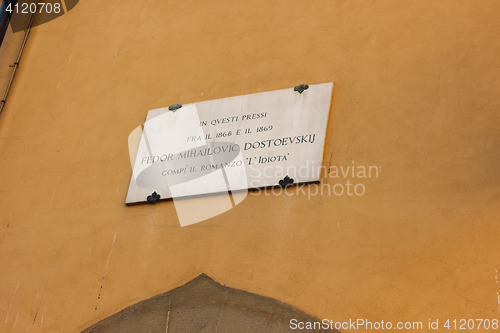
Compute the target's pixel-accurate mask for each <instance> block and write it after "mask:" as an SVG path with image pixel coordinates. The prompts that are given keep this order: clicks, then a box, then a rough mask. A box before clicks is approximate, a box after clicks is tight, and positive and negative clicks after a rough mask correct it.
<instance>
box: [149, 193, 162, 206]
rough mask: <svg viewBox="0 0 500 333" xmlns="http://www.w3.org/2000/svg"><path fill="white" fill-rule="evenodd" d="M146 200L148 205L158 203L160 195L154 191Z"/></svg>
mask: <svg viewBox="0 0 500 333" xmlns="http://www.w3.org/2000/svg"><path fill="white" fill-rule="evenodd" d="M147 200H148V202H149V203H152V204H155V203H157V202H158V201H160V195H159V194H158V193H156V191H154V192H153V193H152V194H151V195H148V198H147Z"/></svg>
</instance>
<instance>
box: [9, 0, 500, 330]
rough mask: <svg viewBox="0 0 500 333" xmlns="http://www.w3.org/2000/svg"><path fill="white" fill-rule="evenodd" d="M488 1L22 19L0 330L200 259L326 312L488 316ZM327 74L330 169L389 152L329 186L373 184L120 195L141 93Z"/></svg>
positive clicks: (495, 288)
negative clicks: (189, 221) (180, 203)
mask: <svg viewBox="0 0 500 333" xmlns="http://www.w3.org/2000/svg"><path fill="white" fill-rule="evenodd" d="M499 18H500V2H499V1H496V0H483V1H473V0H463V1H459V0H453V1H447V0H440V1H436V0H432V1H431V0H421V1H401V0H378V1H361V0H335V1H325V0H322V1H319V0H309V1H263V0H256V1H199V0H196V1H194V0H193V1H99V0H83V1H80V3H79V4H78V5H77V6H76V7H75V8H74V9H73V10H72V11H70V12H69V13H67V14H65V15H63V16H62V17H60V18H58V19H56V20H53V21H51V22H48V23H45V24H43V25H40V26H38V27H35V28H33V30H32V32H31V35H30V37H29V39H28V42H27V45H26V49H25V52H24V54H23V58H22V60H21V64H20V68H19V71H18V73H17V76H16V78H15V81H14V85H13V87H12V90H11V94H10V96H9V99H8V100H7V106H6V108H5V110H4V112H3V113H2V115H1V116H0V316H1V319H0V332H26V331H29V332H30V333H32V332H79V331H81V330H83V329H84V328H86V327H88V326H89V325H92V324H93V323H95V322H97V321H99V320H101V319H104V318H106V317H108V316H110V315H112V314H114V313H116V312H118V311H120V310H121V309H123V308H125V307H127V306H129V305H132V304H134V303H137V302H139V301H141V300H144V299H146V298H149V297H151V296H154V295H156V294H159V293H162V292H165V291H168V290H170V289H172V288H175V287H178V286H180V285H182V284H184V283H186V282H188V281H190V280H191V279H193V278H194V277H196V276H197V275H199V274H201V273H203V272H205V273H206V274H207V275H209V276H210V277H212V278H213V279H215V280H216V281H218V282H220V283H223V284H225V285H227V286H229V287H232V288H238V289H243V290H247V291H251V292H252V293H256V294H260V295H265V296H269V297H272V298H275V299H277V300H280V301H284V302H285V303H289V304H291V305H294V306H296V307H298V308H300V309H302V310H304V311H306V312H308V313H310V314H313V315H315V316H317V317H319V318H328V319H331V320H334V321H346V320H347V321H348V320H349V319H351V320H356V319H358V318H365V319H368V320H371V321H380V320H384V321H392V322H394V323H395V322H398V321H422V322H423V323H424V325H427V323H428V320H429V319H432V320H435V319H439V320H440V321H444V320H446V319H452V320H453V319H460V318H465V319H470V318H472V319H476V318H483V319H490V320H492V319H495V318H496V319H499V317H500V316H499V306H500V301H499V299H500V296H498V295H499V292H500V286H499V284H498V282H497V278H498V277H497V269H500V267H499V264H500V258H499V253H500V252H499V250H500V224H499V213H500V134H499V125H500V119H499V114H500V61H499V59H500V38H499V36H500V20H499ZM20 34H22V32H20ZM14 53H15V52H14ZM323 82H334V83H335V90H334V97H333V99H332V105H331V110H330V120H329V124H328V129H327V142H326V146H325V163H326V166H327V167H330V166H337V167H340V166H343V167H347V166H351V165H355V166H377V167H380V173H379V175H378V178H377V177H373V176H372V178H371V179H359V178H352V177H351V175H350V176H347V178H344V177H342V175H340V177H339V178H327V179H326V180H325V182H328V183H329V184H335V183H342V184H345V183H346V181H347V180H349V181H350V182H351V183H354V184H356V183H363V184H364V185H365V187H366V193H365V194H364V195H362V196H356V195H353V196H348V195H346V194H344V195H342V196H336V195H322V196H321V195H317V196H311V197H310V198H308V196H307V195H301V194H299V195H292V196H286V195H281V196H274V195H265V193H264V192H262V193H260V195H258V196H254V195H248V197H247V198H246V199H245V200H244V201H243V202H242V203H241V204H239V205H238V206H237V207H236V208H234V209H232V210H229V211H227V212H225V213H224V214H221V215H219V216H217V217H214V218H212V219H209V220H206V221H203V222H200V223H198V224H195V225H192V226H188V227H184V228H181V227H180V226H179V221H178V219H177V215H176V212H175V209H174V204H173V202H171V201H170V202H161V203H159V204H156V205H138V206H130V207H127V206H125V204H124V203H125V197H126V192H127V189H128V185H129V182H130V176H131V172H132V171H131V166H130V161H129V153H128V143H127V138H128V135H129V134H130V132H131V131H132V130H133V129H134V128H136V127H137V126H138V125H140V124H141V123H142V122H143V121H144V120H145V116H146V113H147V111H148V110H150V109H154V108H160V107H166V106H169V105H171V104H174V103H183V104H185V103H193V102H198V101H204V100H212V99H217V98H223V97H231V96H237V95H243V94H249V93H256V92H263V91H271V90H277V89H284V88H291V87H294V86H296V85H298V84H301V83H307V84H316V83H323ZM2 94H3V91H2ZM311 117H314V114H311ZM353 161H354V163H353ZM311 189H312V188H311ZM306 193H307V192H306ZM101 286H102V288H101ZM424 327H426V326H424ZM342 331H343V332H353V330H349V329H348V330H342Z"/></svg>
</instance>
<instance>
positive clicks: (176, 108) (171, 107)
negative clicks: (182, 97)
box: [168, 104, 182, 112]
mask: <svg viewBox="0 0 500 333" xmlns="http://www.w3.org/2000/svg"><path fill="white" fill-rule="evenodd" d="M180 108H182V104H174V105H170V106H169V107H168V109H169V110H170V111H172V112H175V111H177V110H178V109H180Z"/></svg>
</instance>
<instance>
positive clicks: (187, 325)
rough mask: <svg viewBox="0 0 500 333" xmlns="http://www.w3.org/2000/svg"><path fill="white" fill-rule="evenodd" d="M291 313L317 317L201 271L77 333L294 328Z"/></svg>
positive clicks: (306, 319) (224, 332)
mask: <svg viewBox="0 0 500 333" xmlns="http://www.w3.org/2000/svg"><path fill="white" fill-rule="evenodd" d="M291 319H297V321H298V322H319V321H320V320H319V319H318V318H315V317H313V316H311V315H308V314H307V313H305V312H303V311H301V310H299V309H297V308H295V307H293V306H291V305H288V304H285V303H283V302H280V301H277V300H274V299H272V298H268V297H264V296H260V295H256V294H252V293H249V292H246V291H243V290H237V289H233V288H229V287H226V286H223V285H221V284H219V283H217V282H215V281H214V280H212V279H211V278H210V277H208V276H207V275H205V274H201V275H200V276H198V277H196V278H195V279H194V280H192V281H191V282H188V283H187V284H185V285H183V286H181V287H179V288H176V289H173V290H171V291H168V292H166V293H163V294H160V295H157V296H154V297H152V298H149V299H147V300H145V301H142V302H140V303H137V304H134V305H132V306H129V307H128V308H126V309H124V310H122V311H120V312H118V313H116V314H114V315H112V316H111V317H108V318H106V319H104V320H102V321H100V322H98V323H96V324H94V325H92V326H90V327H88V328H87V329H85V330H84V331H82V333H90V332H94V333H97V332H102V333H104V332H106V333H118V332H120V333H129V332H130V333H142V332H144V333H145V332H148V333H152V332H158V333H160V332H161V333H165V332H168V333H185V332H186V333H187V332H190V333H191V332H206V333H209V332H210V333H211V332H217V333H235V332H240V333H247V332H248V333H258V332H272V333H275V332H294V331H296V330H292V329H291V328H290V320H291ZM300 332H318V333H320V332H339V331H337V330H331V329H325V330H322V329H316V330H313V329H311V330H306V329H304V330H300Z"/></svg>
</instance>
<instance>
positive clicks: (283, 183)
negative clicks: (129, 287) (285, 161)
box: [279, 175, 293, 187]
mask: <svg viewBox="0 0 500 333" xmlns="http://www.w3.org/2000/svg"><path fill="white" fill-rule="evenodd" d="M279 184H280V186H281V187H288V186H292V185H293V178H290V177H288V175H287V176H286V177H285V178H283V179H282V180H280V181H279Z"/></svg>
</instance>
